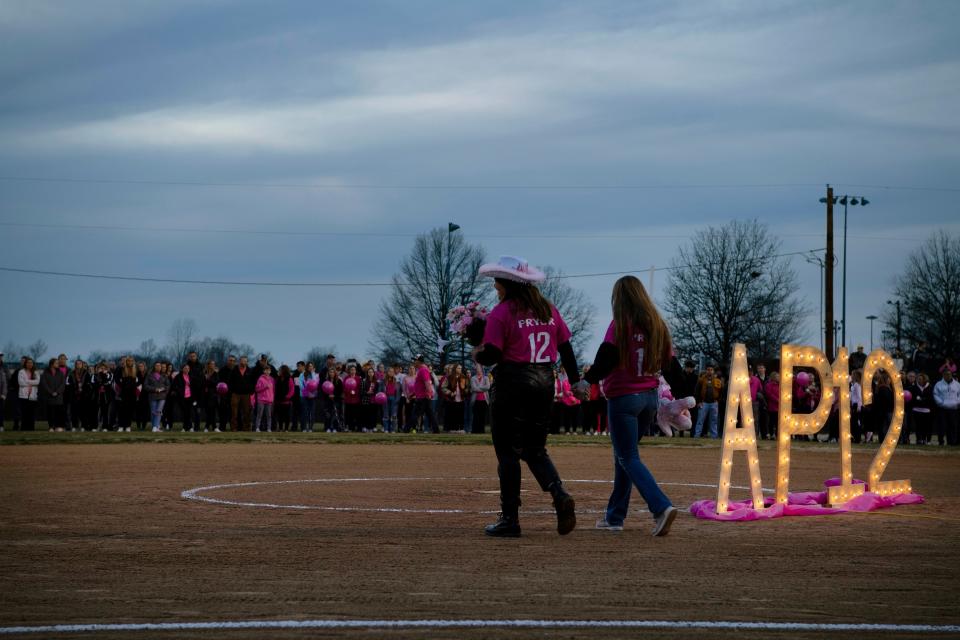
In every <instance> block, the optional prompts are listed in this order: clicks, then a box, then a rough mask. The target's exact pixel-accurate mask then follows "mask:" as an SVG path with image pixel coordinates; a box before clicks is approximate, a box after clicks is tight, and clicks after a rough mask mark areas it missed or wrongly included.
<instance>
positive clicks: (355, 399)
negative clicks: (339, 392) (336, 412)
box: [343, 364, 363, 431]
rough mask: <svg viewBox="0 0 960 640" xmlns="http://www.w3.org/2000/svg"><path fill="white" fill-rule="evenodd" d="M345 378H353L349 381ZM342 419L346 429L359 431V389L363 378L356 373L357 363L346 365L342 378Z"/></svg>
mask: <svg viewBox="0 0 960 640" xmlns="http://www.w3.org/2000/svg"><path fill="white" fill-rule="evenodd" d="M347 380H353V383H352V386H351V383H349V382H347ZM343 382H344V385H343V421H344V423H345V424H346V428H347V431H359V430H360V421H361V415H360V414H361V408H360V389H361V387H362V386H363V385H362V383H363V380H361V379H360V376H358V375H357V365H355V364H351V365H350V366H348V367H347V376H346V377H345V378H344V379H343Z"/></svg>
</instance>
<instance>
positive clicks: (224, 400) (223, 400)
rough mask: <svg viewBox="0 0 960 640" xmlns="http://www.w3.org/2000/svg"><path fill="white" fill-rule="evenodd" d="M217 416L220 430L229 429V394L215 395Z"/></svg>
mask: <svg viewBox="0 0 960 640" xmlns="http://www.w3.org/2000/svg"><path fill="white" fill-rule="evenodd" d="M217 413H218V414H219V415H218V416H217V417H218V418H219V423H220V431H229V430H230V415H231V409H230V394H229V393H225V394H223V395H222V396H217Z"/></svg>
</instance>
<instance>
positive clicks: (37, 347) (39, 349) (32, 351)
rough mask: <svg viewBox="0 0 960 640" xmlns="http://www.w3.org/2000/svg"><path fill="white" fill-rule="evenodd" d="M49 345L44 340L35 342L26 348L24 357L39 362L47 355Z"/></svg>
mask: <svg viewBox="0 0 960 640" xmlns="http://www.w3.org/2000/svg"><path fill="white" fill-rule="evenodd" d="M47 349H49V347H48V346H47V343H46V342H44V341H43V340H39V339H38V340H34V341H33V343H32V344H29V345H27V346H26V347H25V351H24V355H28V356H30V357H31V358H33V359H34V360H35V361H37V362H39V361H40V358H42V357H43V356H44V355H46V353H47Z"/></svg>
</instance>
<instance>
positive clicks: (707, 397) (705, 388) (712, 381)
mask: <svg viewBox="0 0 960 640" xmlns="http://www.w3.org/2000/svg"><path fill="white" fill-rule="evenodd" d="M722 391H723V382H722V381H721V380H720V378H719V377H717V376H716V374H715V373H714V367H713V365H712V364H709V365H707V368H706V371H705V372H704V374H703V375H702V376H700V379H699V380H697V386H696V392H695V393H694V398H695V399H696V401H697V409H699V413H698V414H697V424H696V426H695V427H694V429H693V437H694V438H699V437H701V434H702V432H703V423H704V422H705V421H707V420H708V419H709V422H708V425H709V430H710V437H711V438H718V437H719V435H718V433H717V415H718V411H719V406H720V405H719V399H720V393H721V392H722Z"/></svg>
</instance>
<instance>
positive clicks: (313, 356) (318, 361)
mask: <svg viewBox="0 0 960 640" xmlns="http://www.w3.org/2000/svg"><path fill="white" fill-rule="evenodd" d="M330 353H332V354H334V355H336V353H337V347H336V345H320V346H316V345H314V346H312V347H310V349H308V350H307V352H306V353H305V354H304V355H303V361H304V362H312V363H313V364H314V366H316V367H317V371H323V367H324V366H326V362H327V354H330Z"/></svg>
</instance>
